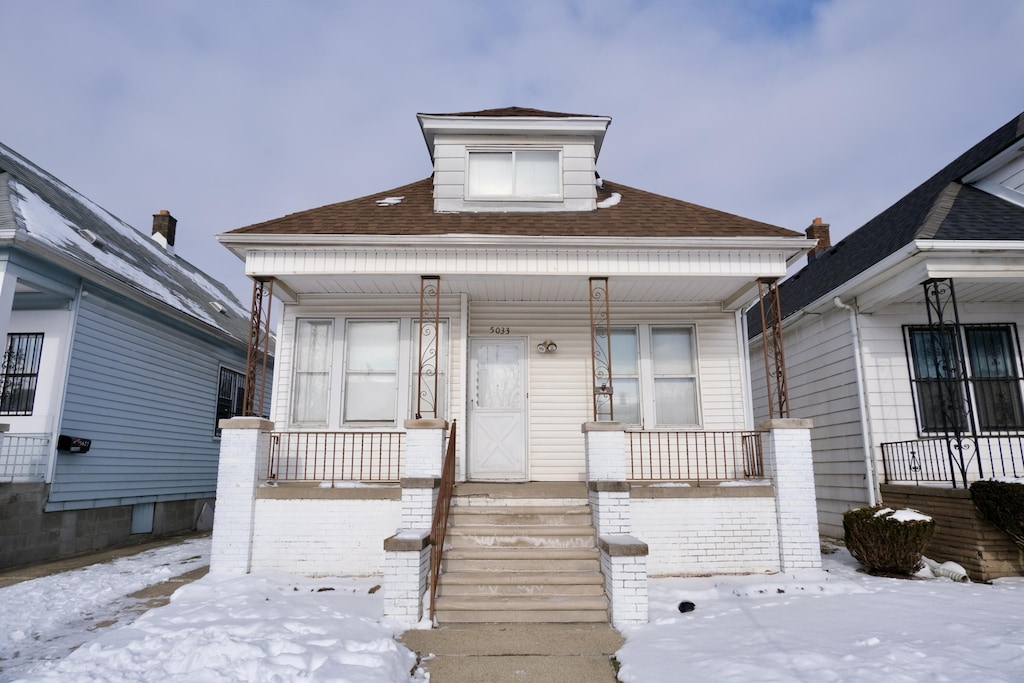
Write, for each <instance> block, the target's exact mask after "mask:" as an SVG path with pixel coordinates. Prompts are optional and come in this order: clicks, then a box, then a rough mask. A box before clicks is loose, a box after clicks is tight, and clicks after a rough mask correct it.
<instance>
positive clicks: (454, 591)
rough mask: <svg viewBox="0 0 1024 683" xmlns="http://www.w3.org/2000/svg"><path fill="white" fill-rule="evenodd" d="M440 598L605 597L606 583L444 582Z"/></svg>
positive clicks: (439, 594) (440, 590) (439, 589)
mask: <svg viewBox="0 0 1024 683" xmlns="http://www.w3.org/2000/svg"><path fill="white" fill-rule="evenodd" d="M438 596H439V597H444V598H450V597H516V596H524V597H530V596H536V597H546V598H569V597H579V596H604V583H603V581H602V582H601V583H548V582H544V581H536V582H530V583H523V582H519V583H491V582H487V583H481V582H480V581H479V579H478V580H477V581H474V582H472V583H452V582H449V581H446V582H444V583H443V584H442V585H441V586H440V587H439V588H438Z"/></svg>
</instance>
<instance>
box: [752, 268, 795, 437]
mask: <svg viewBox="0 0 1024 683" xmlns="http://www.w3.org/2000/svg"><path fill="white" fill-rule="evenodd" d="M778 283H779V281H778V279H776V278H764V279H761V280H758V281H757V295H758V299H759V300H760V302H761V330H762V339H763V340H764V344H763V346H764V376H765V382H767V385H768V414H769V417H772V418H776V417H789V389H788V388H787V386H786V354H785V351H784V350H783V346H782V306H781V304H780V303H779V287H778Z"/></svg>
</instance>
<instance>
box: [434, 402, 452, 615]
mask: <svg viewBox="0 0 1024 683" xmlns="http://www.w3.org/2000/svg"><path fill="white" fill-rule="evenodd" d="M454 488H455V420H452V429H451V432H450V433H449V434H448V448H447V449H445V454H444V464H443V465H442V466H441V485H440V487H439V488H438V491H437V502H436V503H435V505H434V518H433V520H431V524H430V620H431V621H433V620H434V611H435V610H434V602H435V601H436V600H437V581H438V578H439V577H440V575H441V557H442V556H443V555H444V540H445V536H446V535H447V533H448V512H449V511H450V510H451V507H452V490H453V489H454Z"/></svg>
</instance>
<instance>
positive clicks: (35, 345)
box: [0, 332, 43, 415]
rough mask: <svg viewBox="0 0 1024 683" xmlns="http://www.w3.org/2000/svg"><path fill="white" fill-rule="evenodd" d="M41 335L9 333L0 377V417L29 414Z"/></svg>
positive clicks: (34, 389) (37, 378) (36, 373)
mask: <svg viewBox="0 0 1024 683" xmlns="http://www.w3.org/2000/svg"><path fill="white" fill-rule="evenodd" d="M42 353H43V334H42V333H41V332H40V333H32V334H9V335H7V349H6V350H5V352H4V357H3V375H2V377H0V414H3V415H31V414H32V408H33V404H34V403H35V399H36V384H37V382H38V380H39V361H40V359H41V358H42Z"/></svg>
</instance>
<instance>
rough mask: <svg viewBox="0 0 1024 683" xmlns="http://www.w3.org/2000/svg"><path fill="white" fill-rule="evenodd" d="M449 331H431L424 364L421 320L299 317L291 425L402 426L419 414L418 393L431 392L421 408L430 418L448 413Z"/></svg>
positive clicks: (441, 328) (443, 326)
mask: <svg viewBox="0 0 1024 683" xmlns="http://www.w3.org/2000/svg"><path fill="white" fill-rule="evenodd" d="M447 330H448V324H447V321H442V322H441V324H440V326H439V327H438V329H436V330H434V329H432V326H431V329H430V330H429V334H426V335H424V336H426V337H427V339H426V341H425V343H424V345H423V349H422V353H423V356H424V359H423V361H422V363H421V360H420V358H419V354H420V351H421V349H420V343H419V342H420V339H419V337H420V326H419V323H418V321H417V320H416V319H415V318H398V319H389V320H366V319H349V320H346V319H343V318H328V319H306V318H302V319H299V320H297V321H296V327H295V350H294V355H293V367H292V392H291V420H292V424H295V425H302V426H307V427H339V426H340V427H353V428H359V427H360V426H373V427H391V426H396V425H400V424H401V422H402V420H403V419H405V418H408V417H412V416H413V415H414V414H415V412H416V410H417V407H418V402H417V395H416V392H417V391H418V390H421V391H423V392H424V400H423V403H422V405H423V406H427V407H426V408H424V410H425V411H428V412H427V415H428V416H431V417H432V416H433V414H438V415H443V414H444V411H445V405H446V401H447V381H448V373H447V362H448V357H447V347H448V342H447ZM336 336H337V341H336V340H335V337H336ZM421 366H422V367H423V369H424V377H423V381H422V382H420V381H419V371H420V368H421ZM435 377H436V378H437V396H434V378H435ZM406 410H407V411H408V413H405V412H404V411H406Z"/></svg>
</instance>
